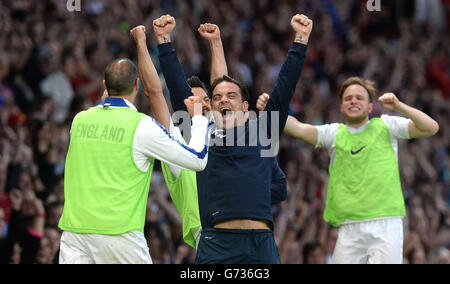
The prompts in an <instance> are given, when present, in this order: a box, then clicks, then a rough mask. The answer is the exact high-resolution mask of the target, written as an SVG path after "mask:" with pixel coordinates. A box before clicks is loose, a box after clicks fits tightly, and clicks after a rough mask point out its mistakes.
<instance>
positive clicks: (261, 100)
mask: <svg viewBox="0 0 450 284" xmlns="http://www.w3.org/2000/svg"><path fill="white" fill-rule="evenodd" d="M269 98H270V97H269V94H267V93H262V94H261V95H260V96H259V97H258V100H257V101H256V109H257V110H258V111H263V110H264V109H265V108H266V105H267V103H268V102H269Z"/></svg>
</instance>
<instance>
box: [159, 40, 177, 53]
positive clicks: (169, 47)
mask: <svg viewBox="0 0 450 284" xmlns="http://www.w3.org/2000/svg"><path fill="white" fill-rule="evenodd" d="M174 51H175V49H174V48H173V44H172V43H171V42H168V43H163V44H158V52H159V56H164V55H166V54H169V53H171V52H174Z"/></svg>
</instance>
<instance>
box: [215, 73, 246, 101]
mask: <svg viewBox="0 0 450 284" xmlns="http://www.w3.org/2000/svg"><path fill="white" fill-rule="evenodd" d="M222 82H230V83H233V84H235V85H237V86H238V87H239V89H240V91H241V96H242V101H243V102H245V101H247V102H248V100H249V95H248V90H247V87H246V86H245V85H244V84H243V83H242V82H240V81H238V80H236V79H233V78H231V77H230V76H228V75H223V76H222V77H219V78H217V79H216V80H214V82H213V83H212V85H211V87H210V88H209V98H210V99H212V96H213V92H214V89H215V88H216V87H217V85H219V84H220V83H222Z"/></svg>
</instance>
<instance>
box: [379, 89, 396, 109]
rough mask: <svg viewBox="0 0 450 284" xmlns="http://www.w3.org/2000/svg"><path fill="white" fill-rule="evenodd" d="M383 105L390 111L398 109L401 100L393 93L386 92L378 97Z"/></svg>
mask: <svg viewBox="0 0 450 284" xmlns="http://www.w3.org/2000/svg"><path fill="white" fill-rule="evenodd" d="M378 101H379V102H380V103H381V106H382V107H383V108H384V109H385V110H388V111H394V110H398V108H399V107H400V101H399V100H398V98H397V97H396V96H395V95H394V94H393V93H386V94H384V95H382V96H381V97H379V98H378Z"/></svg>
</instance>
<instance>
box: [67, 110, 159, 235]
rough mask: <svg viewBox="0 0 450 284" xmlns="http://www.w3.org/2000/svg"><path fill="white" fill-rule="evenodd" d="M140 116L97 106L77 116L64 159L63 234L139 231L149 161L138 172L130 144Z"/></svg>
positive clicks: (133, 112) (142, 215)
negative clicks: (145, 168) (67, 232)
mask: <svg viewBox="0 0 450 284" xmlns="http://www.w3.org/2000/svg"><path fill="white" fill-rule="evenodd" d="M144 116H145V115H144V114H142V113H139V112H137V111H136V110H133V109H131V108H102V107H93V108H90V109H89V110H87V111H83V112H81V113H79V114H78V115H77V117H76V118H75V120H74V122H73V124H72V131H71V135H70V145H69V150H68V153H67V157H66V166H65V176H64V194H65V204H64V211H63V215H62V217H61V220H60V222H59V227H60V228H61V229H62V230H64V231H70V232H74V233H90V234H104V235H118V234H123V233H126V232H129V231H133V230H137V231H140V232H143V230H144V223H145V213H146V206H147V200H148V191H149V186H150V178H151V173H152V170H153V164H154V161H152V162H151V166H150V167H149V169H148V171H146V172H143V171H141V170H140V169H139V168H138V167H137V166H136V164H135V162H134V158H133V140H134V134H135V131H136V128H137V125H138V123H139V121H140V120H141V118H142V117H144Z"/></svg>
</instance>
